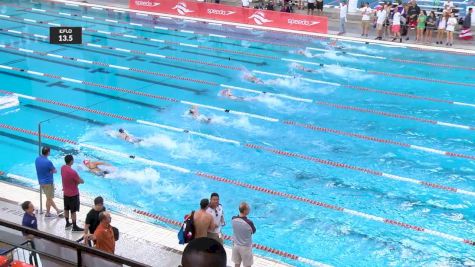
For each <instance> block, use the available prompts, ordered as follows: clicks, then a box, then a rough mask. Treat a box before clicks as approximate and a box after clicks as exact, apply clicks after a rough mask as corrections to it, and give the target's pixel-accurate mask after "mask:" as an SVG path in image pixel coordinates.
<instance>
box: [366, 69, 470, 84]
mask: <svg viewBox="0 0 475 267" xmlns="http://www.w3.org/2000/svg"><path fill="white" fill-rule="evenodd" d="M367 73H369V74H375V75H382V76H389V77H396V78H403V79H410V80H418V81H427V82H432V83H444V84H451V85H460V86H468V87H475V84H473V83H462V82H452V81H446V80H438V79H431V78H423V77H417V76H410V75H403V74H396V73H387V72H380V71H368V72H367Z"/></svg>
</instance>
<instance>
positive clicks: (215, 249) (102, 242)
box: [21, 147, 256, 267]
mask: <svg viewBox="0 0 475 267" xmlns="http://www.w3.org/2000/svg"><path fill="white" fill-rule="evenodd" d="M50 152H51V151H50V148H49V147H43V148H42V151H41V155H40V156H38V157H37V159H36V160H35V166H36V173H37V177H38V182H39V184H40V187H41V190H42V191H43V192H44V193H45V195H46V199H47V202H46V213H45V215H44V217H45V218H64V220H65V226H64V228H65V230H67V231H69V230H70V231H73V232H82V233H83V235H82V237H81V238H80V239H79V240H77V241H78V242H83V243H84V244H85V245H87V246H92V247H95V248H96V249H99V250H102V251H104V252H108V253H111V254H114V253H115V242H116V241H118V239H119V230H118V229H117V228H115V227H113V226H112V225H111V221H112V219H111V213H110V212H108V211H107V210H106V208H105V206H104V199H103V198H102V197H101V196H98V197H96V198H95V199H94V206H93V207H92V208H91V210H90V211H89V212H88V213H87V215H86V218H85V223H84V228H81V227H80V226H79V225H78V221H77V213H78V212H79V210H80V206H81V202H80V193H79V186H80V185H81V184H84V182H85V181H84V179H82V178H81V177H80V176H79V174H78V172H77V171H76V170H75V169H74V168H73V167H72V166H73V164H74V157H73V155H66V156H65V157H64V165H63V166H62V167H61V171H60V174H61V181H62V191H63V207H64V209H60V208H58V207H57V205H56V203H55V201H54V195H55V194H54V190H55V186H54V174H55V173H57V170H56V168H55V167H54V165H53V163H52V162H51V161H50V160H49V158H48V157H49V156H50ZM88 163H89V162H88ZM85 164H86V163H85ZM95 167H97V166H95ZM98 176H100V175H98ZM21 208H22V210H23V211H24V215H23V219H22V225H23V226H25V227H29V228H33V229H36V230H38V220H37V218H36V212H35V207H34V205H33V203H32V202H31V201H25V202H23V203H22V204H21ZM51 208H54V209H55V211H56V213H55V214H52V213H51ZM238 211H239V212H238V214H237V215H236V216H233V217H232V218H231V227H232V230H233V239H232V241H233V248H232V255H231V257H232V261H233V262H234V263H235V267H239V266H241V264H242V265H243V266H245V267H249V266H252V265H253V262H254V261H253V257H254V256H253V252H252V236H253V234H255V233H256V227H255V226H254V223H253V222H252V221H251V220H250V219H249V218H248V217H247V216H248V215H249V213H250V211H251V208H250V206H249V204H247V203H246V202H242V203H241V204H240V205H239V207H238ZM225 226H226V220H225V216H224V209H223V206H222V205H221V203H220V199H219V194H218V193H212V194H211V195H210V198H209V199H208V198H205V199H202V200H201V201H200V206H199V209H197V210H196V211H192V212H191V213H190V214H187V215H186V216H185V220H184V223H183V226H182V228H181V229H180V231H179V233H178V240H179V243H180V244H185V243H188V245H187V247H186V248H185V251H184V253H183V257H182V266H183V267H190V266H194V267H200V266H203V267H204V266H216V267H221V266H222V267H225V266H226V262H227V256H226V251H225V249H224V247H223V244H224V236H223V232H222V231H223V228H224V227H225ZM25 236H26V238H28V239H32V240H33V239H34V238H33V236H32V235H26V234H25ZM201 252H206V253H201ZM208 254H209V255H208ZM210 264H211V265H210Z"/></svg>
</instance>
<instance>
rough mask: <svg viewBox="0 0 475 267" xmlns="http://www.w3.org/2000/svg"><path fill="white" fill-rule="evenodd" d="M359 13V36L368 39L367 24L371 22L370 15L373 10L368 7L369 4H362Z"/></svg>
mask: <svg viewBox="0 0 475 267" xmlns="http://www.w3.org/2000/svg"><path fill="white" fill-rule="evenodd" d="M360 11H361V15H362V18H361V36H366V37H368V32H369V22H370V20H371V13H372V12H373V10H372V9H371V7H369V3H368V2H366V3H364V6H363V7H362V8H361V9H360Z"/></svg>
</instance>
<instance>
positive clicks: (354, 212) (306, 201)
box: [0, 123, 475, 245]
mask: <svg viewBox="0 0 475 267" xmlns="http://www.w3.org/2000/svg"><path fill="white" fill-rule="evenodd" d="M0 128H6V129H10V130H13V131H19V132H23V133H27V134H30V135H38V133H37V132H34V131H30V130H25V129H22V128H18V127H15V126H10V125H7V124H2V123H0ZM42 136H43V137H45V138H49V139H53V140H58V141H61V142H65V143H71V144H75V145H79V146H83V147H86V148H91V149H94V150H98V151H103V152H109V153H111V154H114V155H118V156H121V157H126V158H132V159H136V160H139V161H142V162H144V163H148V164H154V165H158V166H161V167H165V168H169V169H172V170H175V171H180V172H183V173H191V171H190V170H188V169H184V168H181V167H178V166H174V165H169V164H165V163H160V162H156V161H152V160H148V159H145V158H140V157H136V156H129V155H127V154H124V153H121V152H117V151H114V150H108V149H103V148H100V147H96V146H92V145H86V144H79V143H77V142H75V141H71V140H67V139H64V138H60V137H55V136H51V135H47V134H42ZM251 146H254V145H251ZM257 147H258V146H257ZM194 174H195V175H197V176H199V177H204V178H209V179H212V180H215V181H219V182H224V183H229V184H234V185H237V186H241V187H245V188H249V189H252V190H255V191H259V192H264V193H267V194H271V195H276V196H281V197H285V198H289V199H294V200H298V201H302V202H305V203H309V204H312V205H315V206H319V207H322V208H326V209H331V210H335V211H339V212H345V213H348V214H351V215H354V216H358V217H362V218H365V219H369V220H373V221H377V222H382V223H389V224H392V225H395V226H399V227H403V228H407V229H411V230H414V229H415V228H416V226H414V227H407V226H410V224H406V223H403V222H398V221H395V220H390V219H385V218H382V217H378V216H374V215H371V214H367V213H363V212H359V211H356V210H351V209H347V208H343V207H338V206H335V205H331V204H327V203H324V202H319V201H314V200H310V199H306V198H303V197H299V196H295V195H292V194H288V193H283V192H279V191H275V190H271V189H267V188H263V187H259V186H255V185H251V184H247V183H242V182H239V181H234V180H230V179H227V178H223V177H219V176H216V175H213V174H208V173H204V172H200V171H196V172H194ZM442 187H444V186H442ZM472 194H473V195H475V193H472ZM420 229H424V232H426V233H428V234H431V235H434V236H438V237H442V238H444V239H449V240H453V241H458V242H462V243H466V244H469V245H475V242H474V241H471V240H470V239H463V238H460V237H456V236H453V235H450V234H445V233H441V232H438V231H433V230H430V229H425V228H420Z"/></svg>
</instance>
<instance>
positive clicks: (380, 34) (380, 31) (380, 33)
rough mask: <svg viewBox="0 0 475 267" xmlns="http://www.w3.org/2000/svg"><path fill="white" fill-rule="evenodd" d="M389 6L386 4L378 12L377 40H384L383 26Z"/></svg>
mask: <svg viewBox="0 0 475 267" xmlns="http://www.w3.org/2000/svg"><path fill="white" fill-rule="evenodd" d="M387 14H388V13H387V5H386V4H385V5H384V6H383V7H382V8H381V9H380V10H378V12H376V17H377V19H376V34H377V37H376V40H382V39H383V26H384V22H385V21H386V17H387Z"/></svg>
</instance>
